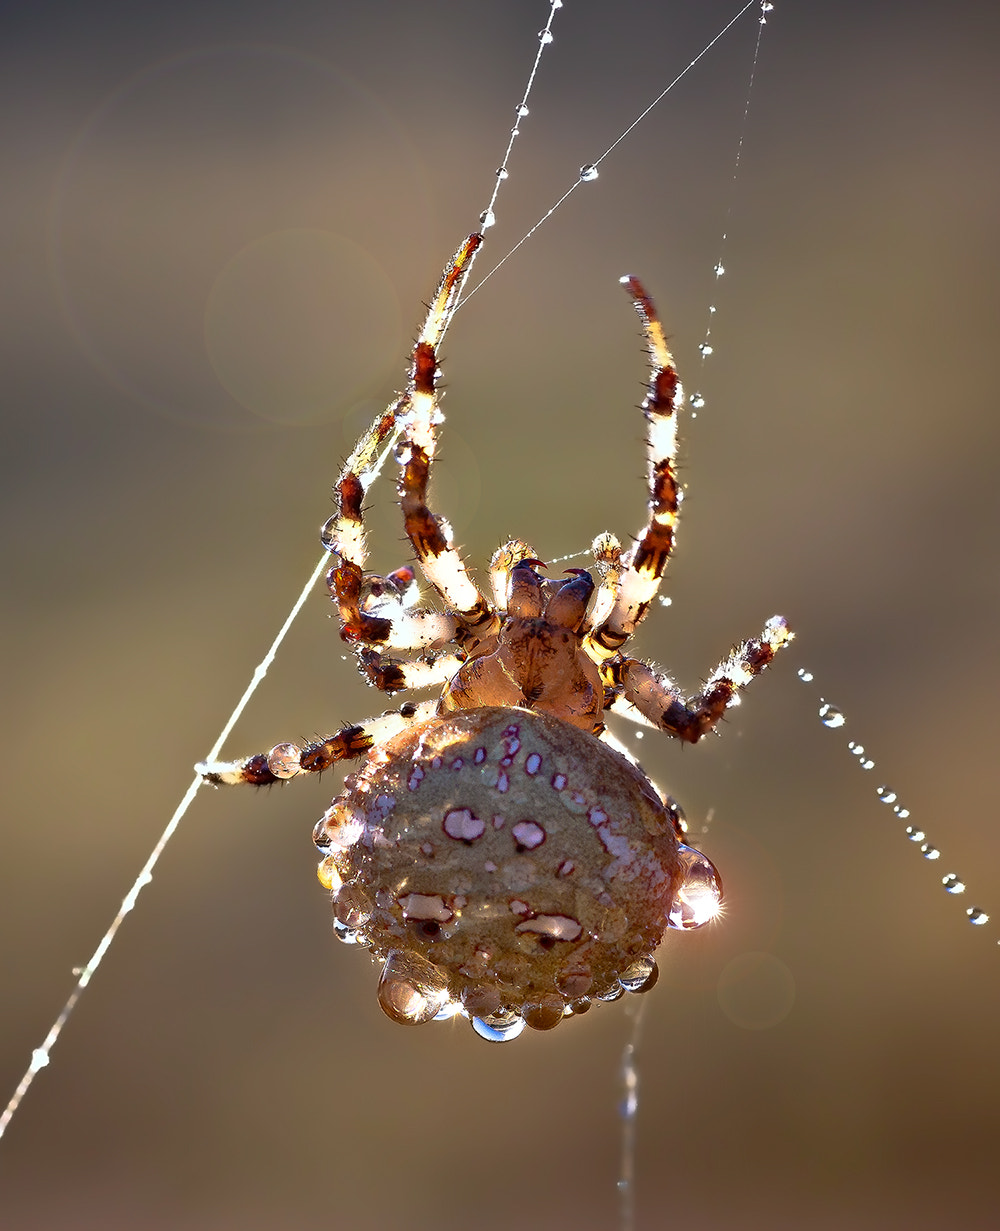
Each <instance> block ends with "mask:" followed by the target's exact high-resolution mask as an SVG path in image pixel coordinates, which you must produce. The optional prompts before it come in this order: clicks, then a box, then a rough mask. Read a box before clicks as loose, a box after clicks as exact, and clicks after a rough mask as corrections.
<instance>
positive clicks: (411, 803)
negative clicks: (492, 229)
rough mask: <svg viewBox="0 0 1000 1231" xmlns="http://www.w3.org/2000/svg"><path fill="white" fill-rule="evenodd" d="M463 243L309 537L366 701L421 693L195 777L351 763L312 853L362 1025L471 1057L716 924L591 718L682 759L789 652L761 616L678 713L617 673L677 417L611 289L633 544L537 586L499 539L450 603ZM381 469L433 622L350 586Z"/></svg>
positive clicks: (654, 541) (640, 301) (657, 804)
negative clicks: (367, 992) (365, 994)
mask: <svg viewBox="0 0 1000 1231" xmlns="http://www.w3.org/2000/svg"><path fill="white" fill-rule="evenodd" d="M481 242H482V237H481V236H479V235H472V236H470V237H469V238H468V239H467V240H466V241H465V243H464V244H463V245H462V246H461V247H460V248H459V250H458V252H457V253H456V254H455V256H454V258H453V260H452V261H451V262H450V263H449V265H448V266H447V267H446V269H445V271H444V274H443V276H442V279H441V283H440V285H439V287H438V290H437V294H436V296H435V298H434V300H433V302H432V303H431V305H430V308H429V310H428V314H427V318H426V320H425V322H424V326H423V329H422V331H421V333H420V336H419V338H418V339H417V341H416V343H415V345H414V348H413V352H412V358H411V365H410V371H409V379H408V382H407V385H406V388H405V389H404V391H403V392H402V393H401V394H399V395H398V396H397V397H396V399H395V400H394V401H393V402H392V403H390V405H389V406H388V408H387V409H386V410H385V412H384V413H383V414H382V415H381V416H380V417H379V418H378V419H376V421H375V422H374V423H373V424H372V426H371V427H370V428H369V429H368V431H367V432H366V433H365V435H364V436H363V437H362V438H361V440H360V441H359V442H358V444H357V446H356V448H355V450H354V452H353V453H352V454H351V456H350V458H348V460H347V462H346V464H345V466H344V469H343V471H342V472H341V474H340V477H339V479H338V481H337V484H336V486H335V488H334V496H335V512H334V515H333V516H332V517H331V518H330V519H329V521H328V522H327V523H326V525H325V527H324V529H323V536H322V537H323V542H324V544H325V546H326V547H327V548H328V549H329V550H330V552H331V553H332V554H333V557H334V560H335V563H334V565H333V567H332V568H331V569H330V571H329V573H328V575H327V586H328V588H329V591H330V594H331V597H332V599H333V601H334V602H335V603H336V604H337V608H338V613H339V618H340V625H341V636H342V638H343V639H344V640H345V641H347V642H348V643H349V644H351V645H352V646H353V647H354V649H355V652H356V654H357V658H358V663H359V667H360V669H361V671H362V672H363V674H364V675H365V676H366V678H367V679H368V681H369V682H370V683H371V684H372V685H373V686H374V687H376V688H378V689H380V690H381V691H383V692H386V693H390V694H393V693H397V692H403V691H408V690H416V689H424V688H430V687H435V688H437V689H438V690H439V694H440V695H439V696H438V698H437V699H436V700H427V701H420V702H418V703H406V704H404V705H402V706H400V707H399V709H398V710H395V711H391V712H389V713H387V714H384V715H383V716H382V717H380V718H376V719H373V720H371V721H369V722H366V723H364V724H362V725H361V726H350V727H346V728H344V729H342V730H340V731H338V732H336V733H335V734H333V735H330V736H327V737H325V738H324V739H321V740H318V741H316V742H314V743H312V744H309V745H307V746H306V747H303V748H300V747H298V746H296V745H294V744H279V745H277V746H276V747H275V748H273V749H272V750H271V751H270V752H269V753H260V754H257V755H255V756H251V757H248V758H246V759H244V760H241V761H236V762H226V763H221V762H219V763H211V764H202V765H200V766H199V767H198V768H199V771H200V772H201V773H202V774H203V775H204V777H205V778H206V779H207V780H208V781H210V782H213V783H216V784H231V783H250V784H254V785H266V784H269V783H273V782H276V781H281V780H284V779H287V778H291V777H294V776H297V775H299V774H302V773H315V772H320V771H322V770H324V769H328V768H329V767H330V766H332V765H334V764H335V763H336V762H338V761H345V760H350V761H359V762H361V763H362V764H361V766H360V768H359V770H358V771H357V772H356V773H354V774H352V775H351V776H349V777H348V778H347V779H346V781H345V783H344V789H343V791H342V793H341V794H340V795H339V796H338V797H337V798H336V799H335V800H334V801H333V803H332V805H331V807H330V808H329V809H328V811H327V812H326V814H325V815H324V817H323V818H322V819H321V820H320V822H319V823H318V824H317V826H316V830H315V833H314V840H315V842H316V844H317V846H318V847H319V849H320V851H321V853H322V854H323V856H324V858H323V861H322V863H321V864H320V869H319V875H320V880H321V881H322V883H323V884H324V885H325V886H327V888H329V889H330V890H331V892H332V896H333V908H334V915H335V929H336V931H337V933H338V935H340V937H341V938H342V939H344V940H347V941H349V942H352V943H359V944H362V945H363V946H364V947H366V948H368V949H369V950H370V951H371V953H372V955H373V957H374V958H376V959H377V960H378V961H379V962H381V963H382V975H381V978H380V981H379V993H378V995H379V1003H380V1004H381V1006H382V1008H383V1009H384V1010H385V1012H386V1013H387V1014H388V1015H389V1016H390V1017H392V1018H393V1019H394V1020H396V1021H400V1022H404V1023H415V1022H422V1021H427V1020H429V1019H431V1018H434V1017H444V1016H451V1015H452V1014H453V1013H456V1012H462V1013H464V1014H465V1016H467V1017H469V1018H470V1019H471V1020H472V1023H473V1026H474V1027H475V1028H476V1030H477V1031H478V1032H479V1033H480V1034H482V1035H484V1037H487V1038H490V1039H505V1038H511V1037H514V1036H515V1035H516V1034H517V1033H519V1032H520V1030H521V1029H523V1027H524V1025H525V1024H527V1025H529V1026H533V1027H535V1028H537V1029H548V1028H550V1027H552V1026H555V1025H557V1024H558V1023H559V1022H560V1021H561V1020H562V1019H563V1017H564V1016H567V1015H570V1014H573V1013H580V1012H582V1011H584V1010H585V1009H586V1008H588V1007H589V1005H590V1003H591V1000H593V999H595V998H596V999H605V1000H608V999H616V998H617V997H618V996H620V995H621V994H622V992H623V990H629V991H641V990H646V989H647V988H648V987H651V986H652V984H653V982H654V981H655V978H656V965H655V962H654V961H653V958H652V953H653V950H654V949H655V948H656V946H657V945H658V944H659V942H660V940H661V939H662V937H663V934H664V932H665V930H666V928H667V927H671V926H672V927H680V928H690V927H697V926H700V925H701V924H702V923H705V922H707V920H708V919H709V918H712V917H714V916H715V914H717V913H718V907H719V902H720V900H721V894H722V889H721V882H720V880H719V878H718V875H717V873H716V872H715V869H714V868H713V867H712V865H711V863H710V862H709V860H708V859H707V858H706V857H705V856H703V855H701V854H700V852H698V851H695V850H693V849H692V848H691V847H689V846H687V845H685V844H684V842H683V837H684V824H683V814H682V813H681V810H680V809H679V807H678V806H677V805H676V804H675V803H674V801H673V800H671V799H670V798H669V797H666V796H663V795H661V794H660V792H659V791H658V790H657V789H656V788H655V787H654V786H653V784H652V783H651V782H650V781H649V779H648V778H646V776H645V775H644V774H643V773H642V771H641V770H640V769H639V767H638V766H637V765H635V764H634V762H633V761H632V760H631V758H630V757H628V756H627V755H623V750H621V746H620V745H619V744H618V742H617V741H616V740H615V739H614V737H613V736H612V735H611V734H610V732H608V731H607V729H606V727H605V721H604V716H605V714H606V712H608V711H611V712H619V713H624V714H626V715H627V716H629V717H631V718H633V719H636V720H638V721H641V722H645V723H647V724H650V725H652V726H655V727H657V728H659V729H660V730H662V731H665V732H666V733H667V734H668V735H671V736H673V737H674V738H676V739H680V740H682V741H685V742H689V743H694V742H696V741H697V740H698V739H700V738H701V736H702V735H704V734H705V733H706V732H707V731H710V730H712V729H714V728H715V727H716V725H717V724H718V722H719V721H720V719H721V718H722V716H723V715H724V714H725V712H726V710H727V708H728V707H729V706H730V705H731V704H733V703H734V702H735V701H736V700H737V699H738V696H739V693H740V691H741V690H742V689H743V688H744V687H745V686H746V685H747V684H748V683H749V682H750V680H751V679H753V678H754V676H756V675H758V674H760V672H761V671H763V670H764V668H765V667H766V666H767V665H768V664H769V663H770V662H771V661H772V659H773V658H774V656H775V654H776V653H777V652H778V650H779V649H781V648H782V647H783V646H784V645H786V644H787V643H788V641H789V640H790V639H791V636H792V634H791V633H790V632H789V630H788V627H787V625H786V623H785V621H784V620H783V619H782V618H781V617H779V616H774V617H772V618H771V619H770V620H768V621H767V623H766V624H765V626H764V629H763V631H762V633H761V635H760V636H759V637H754V638H750V639H749V640H747V641H744V642H743V643H742V644H740V645H739V646H737V647H736V648H735V649H734V650H733V651H732V653H731V654H730V655H729V657H728V658H726V659H725V660H724V661H723V662H722V663H720V664H719V666H718V667H717V668H716V669H715V671H713V672H712V674H711V675H710V676H709V678H708V680H707V682H706V683H705V685H704V687H703V688H702V689H701V691H700V692H698V693H696V694H695V695H693V696H691V697H685V696H684V695H683V694H682V693H681V692H680V691H679V690H678V689H677V687H676V686H675V685H674V684H673V683H672V682H671V681H670V680H669V679H668V678H667V677H666V676H664V675H662V674H661V673H659V672H657V671H656V670H655V669H654V668H653V667H651V666H649V665H647V664H646V663H643V662H641V661H639V660H638V659H635V658H630V657H628V656H627V655H626V654H625V653H624V649H625V647H626V645H627V642H628V640H629V638H630V637H631V636H632V634H633V633H634V631H635V629H636V628H637V627H638V625H639V624H640V622H641V621H642V620H643V618H644V617H645V615H646V613H647V611H648V610H649V607H650V604H651V603H652V601H653V599H654V598H655V596H656V593H657V590H658V588H659V584H660V579H661V577H662V576H663V573H664V570H665V568H666V565H667V561H668V559H669V557H670V553H671V551H672V549H673V545H674V532H675V527H676V522H677V513H678V505H679V500H680V490H679V486H678V482H677V477H676V470H675V455H676V448H677V412H678V410H679V408H680V406H681V405H682V400H683V393H682V389H681V384H680V381H679V380H678V378H677V373H676V370H675V368H674V363H673V358H672V356H671V354H670V351H669V349H668V347H667V344H666V341H665V338H664V335H663V329H662V326H661V324H660V321H659V319H658V317H657V314H656V309H655V307H654V305H653V303H652V300H651V299H650V298H649V296H648V295H647V294H646V292H645V290H644V289H643V287H642V285H641V283H640V282H639V280H638V279H637V278H634V277H626V278H623V279H622V283H623V285H624V286H625V287H626V289H627V290H628V292H629V294H630V295H631V297H632V301H633V304H634V306H635V309H636V311H637V312H638V314H639V317H640V320H641V322H642V327H643V331H644V334H645V339H646V345H647V349H648V352H649V356H650V364H651V372H650V379H649V387H648V391H647V395H646V398H645V401H644V402H643V406H642V409H643V412H644V414H645V417H646V421H647V425H648V437H647V453H648V493H649V506H648V507H649V513H648V517H647V520H646V523H645V525H644V526H643V528H642V530H641V531H640V533H639V535H638V537H637V539H636V541H635V543H634V544H633V546H632V547H631V548H630V549H628V550H626V551H623V550H622V548H621V546H620V544H619V542H618V541H617V540H616V539H615V538H614V537H613V536H612V535H611V534H602V535H600V536H599V537H598V538H597V539H596V540H595V541H594V544H593V549H592V550H593V556H594V565H595V567H594V571H593V573H591V572H588V571H585V570H582V569H573V570H568V573H569V577H568V579H567V580H556V579H547V578H545V577H543V576H542V574H541V571H540V570H541V569H543V568H544V567H545V566H544V565H543V564H542V562H541V561H540V560H539V559H538V558H537V553H536V552H535V550H534V548H533V547H531V546H529V545H528V544H527V543H525V542H522V541H521V540H513V541H511V542H508V543H505V544H504V545H503V546H502V547H501V548H500V549H499V550H498V551H497V552H496V553H495V555H494V556H493V559H492V561H491V562H490V568H489V581H490V591H489V597H487V595H486V594H484V593H483V592H482V591H481V590H480V588H479V587H478V586H477V585H476V583H475V582H474V581H473V580H472V577H471V576H470V574H469V571H468V569H467V568H466V565H465V562H464V561H463V559H462V557H461V554H460V553H459V551H458V549H457V548H456V547H455V546H454V545H453V544H452V541H451V534H450V530H449V529H448V527H447V525H446V523H444V522H443V520H442V519H441V518H440V517H438V516H437V515H436V514H435V513H434V512H432V511H431V509H430V508H429V507H428V505H427V486H428V479H429V474H430V469H431V465H432V463H433V460H434V455H435V450H436V444H437V431H436V429H437V427H438V425H439V424H440V423H441V421H442V415H441V412H440V409H439V404H438V398H437V394H436V381H437V377H438V366H437V354H436V351H437V346H438V344H439V342H440V340H441V338H442V336H443V334H444V332H445V330H446V328H447V326H448V323H449V322H450V318H451V315H452V313H453V312H454V310H455V307H456V306H457V302H458V298H459V295H460V293H461V290H462V287H463V285H464V282H465V279H466V278H467V276H468V273H469V270H470V268H471V264H472V261H473V259H474V256H475V254H476V251H477V249H478V248H479V246H480V244H481ZM394 446H395V456H396V461H397V463H398V466H399V477H398V483H397V485H398V492H399V502H400V506H401V508H402V511H403V522H404V527H405V530H406V534H407V537H408V538H409V540H410V543H411V544H412V547H413V551H414V554H415V557H416V561H417V564H418V566H419V568H420V571H421V573H422V574H423V576H424V577H425V579H426V580H427V582H428V583H429V584H430V586H431V587H433V589H434V590H435V591H436V592H437V595H438V597H439V599H440V602H441V606H442V608H443V609H435V608H431V607H423V606H418V605H417V586H416V582H415V577H414V571H413V569H412V568H410V567H409V566H404V567H402V568H400V569H397V570H396V571H395V572H394V573H392V574H389V575H388V576H387V577H379V576H375V575H374V574H370V573H366V572H365V567H364V566H365V562H366V559H367V548H366V542H365V530H364V514H363V503H364V498H365V493H366V491H367V489H368V487H369V486H370V484H371V483H372V482H373V481H374V478H375V477H376V475H377V473H378V470H379V469H380V466H381V463H382V461H383V460H384V458H385V455H386V453H387V452H388V451H389V450H391V449H392V448H393V447H394ZM595 574H596V578H597V580H596V581H595V579H594V575H595Z"/></svg>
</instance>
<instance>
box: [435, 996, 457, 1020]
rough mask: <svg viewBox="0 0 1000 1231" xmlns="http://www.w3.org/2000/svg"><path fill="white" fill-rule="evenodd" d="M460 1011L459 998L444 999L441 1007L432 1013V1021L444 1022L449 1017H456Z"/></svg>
mask: <svg viewBox="0 0 1000 1231" xmlns="http://www.w3.org/2000/svg"><path fill="white" fill-rule="evenodd" d="M461 1012H462V1002H461V1001H460V1000H446V1001H445V1002H444V1004H443V1005H442V1007H441V1008H440V1009H439V1010H438V1012H437V1013H435V1014H434V1019H433V1020H434V1021H436V1022H446V1021H450V1020H451V1018H453V1017H457V1016H458V1015H459V1013H461Z"/></svg>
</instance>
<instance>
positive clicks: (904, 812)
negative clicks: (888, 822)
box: [893, 804, 910, 821]
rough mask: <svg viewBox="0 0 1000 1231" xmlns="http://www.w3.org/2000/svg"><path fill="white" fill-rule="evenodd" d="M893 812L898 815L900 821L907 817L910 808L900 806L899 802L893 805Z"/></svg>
mask: <svg viewBox="0 0 1000 1231" xmlns="http://www.w3.org/2000/svg"><path fill="white" fill-rule="evenodd" d="M893 812H894V813H895V814H896V816H898V817H899V819H900V820H901V821H905V820H906V819H907V817H908V816H909V815H910V809H909V808H901V807H900V806H899V804H896V805H895V807H894V808H893Z"/></svg>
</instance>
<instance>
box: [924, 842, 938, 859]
mask: <svg viewBox="0 0 1000 1231" xmlns="http://www.w3.org/2000/svg"><path fill="white" fill-rule="evenodd" d="M920 853H921V855H923V857H924V858H925V859H940V858H941V852H940V851H939V850H938V848H937V847H936V846H931V844H930V843H929V842H925V843H924V844H923V846H922V847H921V848H920Z"/></svg>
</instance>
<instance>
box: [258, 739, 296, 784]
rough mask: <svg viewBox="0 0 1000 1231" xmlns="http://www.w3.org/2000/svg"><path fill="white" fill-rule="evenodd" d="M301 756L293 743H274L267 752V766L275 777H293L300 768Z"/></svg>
mask: <svg viewBox="0 0 1000 1231" xmlns="http://www.w3.org/2000/svg"><path fill="white" fill-rule="evenodd" d="M301 756H302V749H301V748H299V747H297V745H295V744H276V745H275V746H274V747H273V748H272V749H271V751H270V752H269V753H268V754H267V768H268V769H269V770H270V771H271V773H272V774H274V776H275V778H294V777H295V775H296V774H297V773H298V772H299V771H300V770H301V768H302V764H301V761H300V759H299V758H300V757H301Z"/></svg>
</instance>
